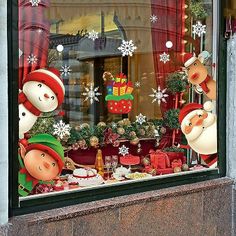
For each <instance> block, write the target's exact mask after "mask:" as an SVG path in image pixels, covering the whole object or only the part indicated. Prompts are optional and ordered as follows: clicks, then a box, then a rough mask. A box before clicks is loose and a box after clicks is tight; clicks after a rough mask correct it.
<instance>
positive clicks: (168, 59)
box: [160, 52, 170, 64]
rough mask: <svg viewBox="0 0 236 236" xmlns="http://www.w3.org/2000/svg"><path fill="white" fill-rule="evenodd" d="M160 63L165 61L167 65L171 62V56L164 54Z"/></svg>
mask: <svg viewBox="0 0 236 236" xmlns="http://www.w3.org/2000/svg"><path fill="white" fill-rule="evenodd" d="M160 61H163V63H164V64H166V62H168V61H170V55H169V54H167V53H165V52H163V53H162V54H161V55H160Z"/></svg>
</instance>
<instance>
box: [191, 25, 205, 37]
mask: <svg viewBox="0 0 236 236" xmlns="http://www.w3.org/2000/svg"><path fill="white" fill-rule="evenodd" d="M205 33H206V25H203V24H202V23H201V22H200V21H198V22H197V24H195V25H193V34H194V35H195V34H196V35H198V37H201V36H202V35H203V34H205Z"/></svg>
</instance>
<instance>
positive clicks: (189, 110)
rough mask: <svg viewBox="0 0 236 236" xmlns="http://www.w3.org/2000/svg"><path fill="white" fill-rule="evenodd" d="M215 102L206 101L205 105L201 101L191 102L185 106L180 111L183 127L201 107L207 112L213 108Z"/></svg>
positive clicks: (180, 120)
mask: <svg viewBox="0 0 236 236" xmlns="http://www.w3.org/2000/svg"><path fill="white" fill-rule="evenodd" d="M213 107H214V106H213V104H212V102H210V101H207V102H205V103H204V105H202V104H199V103H189V104H187V105H186V106H184V107H183V108H182V109H181V110H180V113H179V123H180V124H181V128H182V127H183V126H184V125H185V123H186V122H187V121H189V120H190V119H191V118H193V117H194V116H195V115H196V114H197V112H198V110H199V109H204V110H205V111H207V112H210V111H212V110H213Z"/></svg>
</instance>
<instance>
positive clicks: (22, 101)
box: [18, 92, 41, 116]
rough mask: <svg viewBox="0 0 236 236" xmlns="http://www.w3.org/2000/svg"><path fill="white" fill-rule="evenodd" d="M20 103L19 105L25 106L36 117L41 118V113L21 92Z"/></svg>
mask: <svg viewBox="0 0 236 236" xmlns="http://www.w3.org/2000/svg"><path fill="white" fill-rule="evenodd" d="M18 101H19V104H23V105H24V106H25V108H26V109H27V110H28V111H29V112H31V113H32V114H34V115H35V116H39V115H40V114H41V111H40V110H38V109H37V108H36V107H35V106H34V105H33V104H32V103H31V102H30V101H29V100H28V98H27V97H26V95H25V94H24V93H23V92H21V93H19V95H18Z"/></svg>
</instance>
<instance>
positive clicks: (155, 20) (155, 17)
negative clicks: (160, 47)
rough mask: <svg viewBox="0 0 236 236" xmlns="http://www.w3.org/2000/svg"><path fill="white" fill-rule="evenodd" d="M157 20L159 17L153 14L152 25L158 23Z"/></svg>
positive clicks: (151, 17)
mask: <svg viewBox="0 0 236 236" xmlns="http://www.w3.org/2000/svg"><path fill="white" fill-rule="evenodd" d="M157 20H158V17H157V16H156V15H154V14H152V15H151V16H150V21H151V22H152V23H156V22H157Z"/></svg>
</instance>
